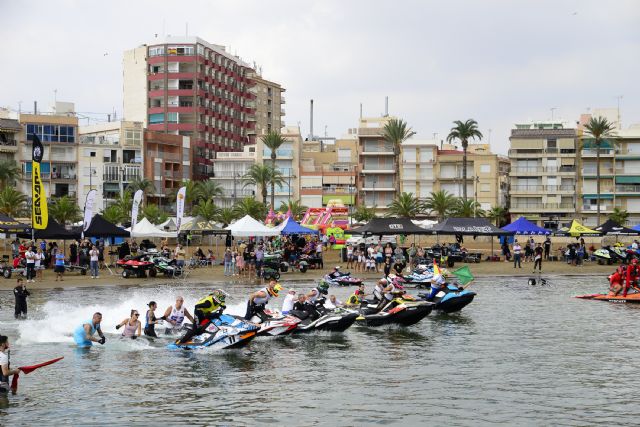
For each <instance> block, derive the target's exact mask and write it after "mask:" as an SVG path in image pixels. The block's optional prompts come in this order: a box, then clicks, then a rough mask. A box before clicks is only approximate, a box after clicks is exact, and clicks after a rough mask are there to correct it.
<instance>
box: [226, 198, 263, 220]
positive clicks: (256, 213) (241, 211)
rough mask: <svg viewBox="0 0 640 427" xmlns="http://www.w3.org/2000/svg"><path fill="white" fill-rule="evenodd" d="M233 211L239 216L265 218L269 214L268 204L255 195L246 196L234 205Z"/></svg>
mask: <svg viewBox="0 0 640 427" xmlns="http://www.w3.org/2000/svg"><path fill="white" fill-rule="evenodd" d="M265 199H266V198H265ZM233 212H234V214H235V215H236V217H238V218H242V217H243V216H245V215H249V216H250V217H252V218H253V219H256V220H263V219H264V218H265V217H266V216H267V206H266V203H260V202H259V201H257V200H256V199H254V198H253V197H245V198H244V199H242V200H240V201H239V202H238V203H236V204H235V205H234V206H233Z"/></svg>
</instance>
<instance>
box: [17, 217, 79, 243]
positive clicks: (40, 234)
mask: <svg viewBox="0 0 640 427" xmlns="http://www.w3.org/2000/svg"><path fill="white" fill-rule="evenodd" d="M18 235H19V236H20V237H23V238H27V239H28V238H30V237H31V228H29V229H28V230H27V231H25V232H24V233H19V234H18ZM33 236H34V237H35V238H36V239H53V240H71V239H78V238H80V231H77V230H67V229H66V228H64V227H63V226H62V225H60V223H58V222H57V221H56V220H55V219H53V218H49V222H48V224H47V228H45V229H44V230H34V233H33Z"/></svg>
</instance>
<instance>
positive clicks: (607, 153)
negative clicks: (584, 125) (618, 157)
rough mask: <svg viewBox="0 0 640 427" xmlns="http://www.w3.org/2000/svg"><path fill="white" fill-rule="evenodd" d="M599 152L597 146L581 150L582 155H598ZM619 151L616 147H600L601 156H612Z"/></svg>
mask: <svg viewBox="0 0 640 427" xmlns="http://www.w3.org/2000/svg"><path fill="white" fill-rule="evenodd" d="M597 152H598V150H596V149H595V148H583V149H582V150H581V151H580V155H581V156H582V157H596V156H597ZM617 152H618V150H616V149H614V148H600V156H601V157H611V156H613V155H615V154H616V153H617Z"/></svg>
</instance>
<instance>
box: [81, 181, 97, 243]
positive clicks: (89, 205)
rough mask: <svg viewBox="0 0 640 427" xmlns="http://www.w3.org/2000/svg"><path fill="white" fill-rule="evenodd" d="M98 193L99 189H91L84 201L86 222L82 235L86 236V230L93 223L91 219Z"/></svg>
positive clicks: (83, 225)
mask: <svg viewBox="0 0 640 427" xmlns="http://www.w3.org/2000/svg"><path fill="white" fill-rule="evenodd" d="M97 194H98V191H97V190H90V191H89V192H88V193H87V198H86V199H85V201H84V222H83V224H82V237H84V232H85V231H87V229H88V228H89V226H90V225H91V219H92V218H93V205H94V204H95V200H96V195H97Z"/></svg>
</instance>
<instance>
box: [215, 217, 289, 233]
mask: <svg viewBox="0 0 640 427" xmlns="http://www.w3.org/2000/svg"><path fill="white" fill-rule="evenodd" d="M225 230H228V231H230V232H231V235H232V236H237V237H251V236H256V237H260V236H262V237H264V236H278V235H280V232H279V231H278V230H277V229H276V228H269V227H267V226H266V225H264V224H261V223H259V222H258V221H256V220H255V219H253V218H251V217H250V216H249V215H246V216H244V217H243V218H240V219H239V220H237V221H236V222H234V223H233V224H231V225H229V226H228V227H225Z"/></svg>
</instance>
